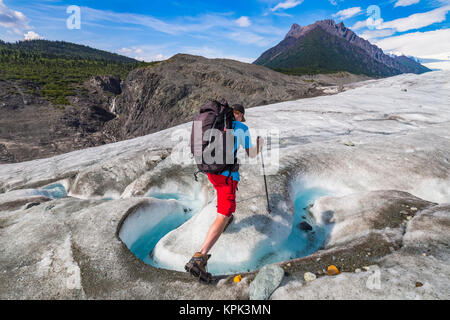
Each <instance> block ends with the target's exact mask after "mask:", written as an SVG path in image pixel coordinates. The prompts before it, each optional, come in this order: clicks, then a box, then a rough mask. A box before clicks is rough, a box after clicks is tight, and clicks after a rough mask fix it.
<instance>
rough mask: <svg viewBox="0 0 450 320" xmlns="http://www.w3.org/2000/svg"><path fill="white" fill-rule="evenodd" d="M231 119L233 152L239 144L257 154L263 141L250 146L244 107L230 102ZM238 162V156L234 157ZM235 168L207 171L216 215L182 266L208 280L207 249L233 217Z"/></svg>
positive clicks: (259, 139)
mask: <svg viewBox="0 0 450 320" xmlns="http://www.w3.org/2000/svg"><path fill="white" fill-rule="evenodd" d="M232 109H233V114H234V121H233V122H232V129H233V131H232V133H233V136H234V137H235V138H234V141H235V143H234V150H233V151H234V155H236V153H237V150H238V149H239V147H240V146H242V147H243V148H244V149H245V150H246V152H247V155H248V156H249V157H251V158H254V157H256V156H257V155H258V154H259V153H260V151H261V149H262V145H263V143H264V140H263V139H262V138H261V137H258V138H257V144H256V146H252V143H251V139H250V133H249V131H248V127H247V126H246V125H245V124H244V123H243V122H245V117H244V115H245V109H244V107H243V106H242V105H240V104H235V105H233V106H232ZM235 163H237V159H235ZM237 168H238V169H237V170H236V171H231V170H225V171H223V172H221V173H219V174H212V173H207V175H208V179H209V181H210V182H211V183H212V185H213V186H214V189H215V190H216V193H217V216H216V219H215V221H214V222H213V224H212V225H211V226H210V228H209V230H208V233H207V235H206V238H205V240H204V242H203V245H202V246H201V248H200V250H199V251H198V252H196V253H195V254H194V256H193V257H192V258H191V260H190V261H189V262H188V263H187V264H186V266H185V270H186V271H187V272H189V273H190V274H192V275H193V276H195V277H198V278H199V279H200V280H203V281H206V282H210V281H211V278H212V277H211V274H210V273H208V272H207V270H206V265H207V261H208V259H209V258H210V257H211V255H210V254H208V252H209V251H210V250H211V248H212V247H213V246H214V244H215V243H216V242H217V240H218V239H219V237H220V235H221V234H222V233H223V232H224V231H225V230H226V228H227V227H228V226H229V225H230V224H231V222H232V221H233V213H234V212H235V210H236V190H237V185H238V183H239V180H240V176H239V171H238V170H239V167H238V166H237Z"/></svg>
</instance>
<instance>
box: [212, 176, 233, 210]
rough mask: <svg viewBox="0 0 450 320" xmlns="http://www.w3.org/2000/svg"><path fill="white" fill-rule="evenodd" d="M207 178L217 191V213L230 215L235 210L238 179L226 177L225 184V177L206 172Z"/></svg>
mask: <svg viewBox="0 0 450 320" xmlns="http://www.w3.org/2000/svg"><path fill="white" fill-rule="evenodd" d="M208 178H209V181H211V183H212V184H213V186H214V189H216V192H217V213H220V214H222V215H224V216H226V217H231V215H232V214H233V213H234V212H235V211H236V189H237V185H238V181H234V180H233V179H232V178H231V177H230V178H228V184H227V183H226V181H225V180H226V179H227V177H225V176H223V175H220V174H211V173H208Z"/></svg>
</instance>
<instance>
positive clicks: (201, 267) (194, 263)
mask: <svg viewBox="0 0 450 320" xmlns="http://www.w3.org/2000/svg"><path fill="white" fill-rule="evenodd" d="M210 257H211V255H210V254H202V253H200V252H196V253H195V254H194V256H193V257H192V258H191V260H189V262H188V263H186V265H185V266H184V270H186V271H187V272H189V273H190V274H191V275H192V276H194V277H196V278H198V280H199V281H204V282H206V283H210V282H211V281H212V275H211V274H210V273H208V271H206V265H207V264H208V259H209V258H210Z"/></svg>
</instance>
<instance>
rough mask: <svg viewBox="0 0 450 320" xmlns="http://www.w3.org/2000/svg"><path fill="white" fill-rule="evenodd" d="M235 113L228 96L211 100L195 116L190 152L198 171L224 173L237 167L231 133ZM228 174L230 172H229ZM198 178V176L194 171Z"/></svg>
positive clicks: (235, 169)
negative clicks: (223, 98)
mask: <svg viewBox="0 0 450 320" xmlns="http://www.w3.org/2000/svg"><path fill="white" fill-rule="evenodd" d="M234 120H235V118H234V113H233V109H232V108H231V107H230V106H229V105H228V102H227V101H225V100H222V101H220V102H219V101H216V100H211V101H208V102H207V103H206V104H204V105H203V106H202V107H201V108H200V113H199V114H197V115H196V116H195V117H194V121H193V123H192V130H191V153H192V155H193V156H194V159H195V163H196V164H197V167H198V170H199V172H203V173H212V174H221V173H222V172H224V171H226V170H228V171H229V172H230V175H231V172H234V171H238V170H239V164H238V163H237V157H236V153H237V148H236V151H234V152H233V150H234V145H235V143H236V141H235V137H234V135H233V134H232V129H233V121H234ZM230 175H229V176H230ZM194 176H195V180H196V181H197V176H196V174H194Z"/></svg>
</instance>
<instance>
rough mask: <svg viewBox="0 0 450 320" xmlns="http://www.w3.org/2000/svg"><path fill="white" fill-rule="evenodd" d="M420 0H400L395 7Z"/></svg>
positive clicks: (408, 4) (405, 5)
mask: <svg viewBox="0 0 450 320" xmlns="http://www.w3.org/2000/svg"><path fill="white" fill-rule="evenodd" d="M419 2H420V0H398V1H397V2H396V3H395V5H394V7H407V6H410V5H413V4H416V3H419Z"/></svg>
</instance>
